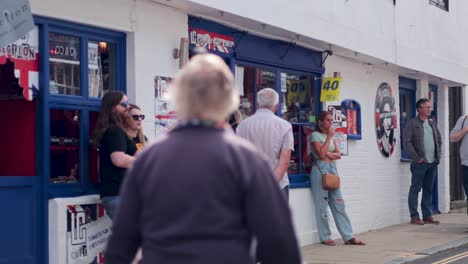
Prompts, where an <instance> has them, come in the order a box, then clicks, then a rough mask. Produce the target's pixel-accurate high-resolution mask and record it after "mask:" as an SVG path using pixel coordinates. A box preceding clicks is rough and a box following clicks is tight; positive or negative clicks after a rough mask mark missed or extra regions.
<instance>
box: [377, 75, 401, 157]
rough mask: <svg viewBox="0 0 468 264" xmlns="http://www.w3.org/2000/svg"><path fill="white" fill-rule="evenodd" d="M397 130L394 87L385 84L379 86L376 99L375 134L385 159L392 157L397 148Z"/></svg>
mask: <svg viewBox="0 0 468 264" xmlns="http://www.w3.org/2000/svg"><path fill="white" fill-rule="evenodd" d="M396 128H397V115H396V106H395V98H394V96H393V91H392V87H390V85H389V84H388V83H385V82H383V83H381V84H380V85H379V88H378V89H377V95H376V97H375V132H376V135H377V145H378V146H379V150H380V152H381V153H382V154H383V155H384V156H385V157H390V156H391V155H392V153H393V150H394V148H395V143H396V138H395V129H396Z"/></svg>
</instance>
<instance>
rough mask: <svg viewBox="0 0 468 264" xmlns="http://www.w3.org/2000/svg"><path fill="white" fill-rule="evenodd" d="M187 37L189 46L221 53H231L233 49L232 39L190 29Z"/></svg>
mask: <svg viewBox="0 0 468 264" xmlns="http://www.w3.org/2000/svg"><path fill="white" fill-rule="evenodd" d="M189 35H190V44H191V45H195V46H196V47H201V48H205V49H208V50H215V51H219V52H222V53H232V48H233V47H234V38H233V37H230V36H226V35H221V34H218V33H214V32H208V31H205V30H202V29H198V28H192V29H191V30H190V32H189Z"/></svg>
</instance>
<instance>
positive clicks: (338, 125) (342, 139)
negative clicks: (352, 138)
mask: <svg viewBox="0 0 468 264" xmlns="http://www.w3.org/2000/svg"><path fill="white" fill-rule="evenodd" d="M327 110H328V111H329V112H331V113H332V116H333V127H334V128H335V131H336V133H335V136H334V137H333V140H334V141H335V142H336V144H337V145H338V148H339V149H340V152H341V155H343V156H347V155H348V122H347V117H346V115H345V112H344V111H343V109H342V107H341V105H329V106H328V107H327Z"/></svg>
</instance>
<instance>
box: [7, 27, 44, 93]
mask: <svg viewBox="0 0 468 264" xmlns="http://www.w3.org/2000/svg"><path fill="white" fill-rule="evenodd" d="M7 60H10V61H11V62H13V63H14V68H15V73H14V74H15V77H16V78H18V81H19V85H20V87H21V88H23V96H24V98H25V99H26V100H28V101H32V100H33V98H34V96H35V95H36V94H37V91H38V89H39V88H38V87H39V33H38V29H37V27H33V29H32V30H31V31H29V32H27V33H26V34H24V35H23V36H21V37H20V38H19V39H18V40H17V41H15V42H13V43H10V44H8V45H6V46H4V47H3V48H0V65H2V64H5V63H7Z"/></svg>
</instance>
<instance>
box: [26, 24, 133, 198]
mask: <svg viewBox="0 0 468 264" xmlns="http://www.w3.org/2000/svg"><path fill="white" fill-rule="evenodd" d="M34 20H35V23H36V24H37V25H38V27H39V50H40V74H39V96H38V100H39V105H40V106H39V109H40V113H39V115H38V116H39V119H40V120H39V122H38V123H40V125H39V127H38V131H41V132H40V135H39V136H38V137H39V142H42V143H41V145H40V146H38V147H39V148H40V152H41V153H40V155H38V159H40V161H39V164H40V167H39V168H38V169H40V170H41V175H43V176H44V177H43V178H44V179H43V180H44V181H43V185H44V188H45V193H46V194H47V196H48V197H47V198H55V197H74V196H80V195H86V194H95V193H97V188H96V186H95V184H93V183H90V182H89V180H88V176H89V175H88V162H87V161H88V157H89V149H88V146H89V145H88V144H86V143H85V142H89V133H88V132H89V127H90V124H89V113H90V112H99V109H100V106H101V99H100V98H95V97H89V96H88V41H89V40H91V41H95V40H99V41H105V42H108V43H112V44H114V45H115V50H116V69H115V71H116V87H115V88H114V89H115V90H118V91H122V92H124V93H125V92H126V82H127V80H126V34H125V33H123V32H118V31H113V30H107V29H101V28H97V27H92V26H86V25H81V24H77V23H71V22H65V21H61V20H57V19H51V18H45V17H41V16H35V17H34ZM50 32H55V33H62V34H66V35H70V36H75V37H78V38H80V95H79V96H74V95H60V94H51V93H50V90H49V89H50V87H49V74H50V68H49V67H50V64H49V33H50ZM51 109H59V110H71V109H73V110H79V111H81V116H80V154H79V155H80V156H79V160H80V161H79V170H80V179H79V182H78V183H66V184H61V183H55V184H51V183H49V179H50V168H49V167H50V110H51Z"/></svg>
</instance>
